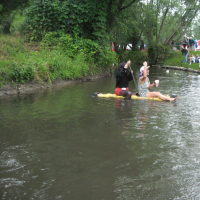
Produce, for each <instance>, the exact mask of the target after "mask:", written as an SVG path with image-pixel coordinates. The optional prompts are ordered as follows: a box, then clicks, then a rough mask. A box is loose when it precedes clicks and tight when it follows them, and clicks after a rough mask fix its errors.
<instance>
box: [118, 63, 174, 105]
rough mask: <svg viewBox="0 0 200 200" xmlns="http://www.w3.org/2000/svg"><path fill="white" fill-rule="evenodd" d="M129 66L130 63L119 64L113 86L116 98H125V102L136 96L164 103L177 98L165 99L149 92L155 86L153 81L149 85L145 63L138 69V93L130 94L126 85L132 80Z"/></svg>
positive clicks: (157, 93)
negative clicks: (155, 98) (151, 98)
mask: <svg viewBox="0 0 200 200" xmlns="http://www.w3.org/2000/svg"><path fill="white" fill-rule="evenodd" d="M130 65H131V61H130V60H129V61H128V62H122V63H119V65H118V68H117V73H116V86H115V94H116V95H118V96H123V97H125V100H127V99H131V96H132V95H137V96H141V97H157V98H160V99H161V100H164V101H170V102H172V101H174V100H176V99H177V97H174V98H171V97H166V96H164V95H163V94H161V93H160V92H150V91H149V90H150V89H152V88H153V87H154V86H155V81H154V82H153V83H150V81H149V78H148V75H149V67H148V66H147V62H146V61H145V62H143V66H142V67H141V68H140V77H139V80H138V92H139V93H132V92H131V91H129V88H128V85H129V82H130V81H131V80H133V71H132V70H131V69H130V70H129V69H128V68H129V66H130Z"/></svg>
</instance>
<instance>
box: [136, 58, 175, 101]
mask: <svg viewBox="0 0 200 200" xmlns="http://www.w3.org/2000/svg"><path fill="white" fill-rule="evenodd" d="M148 75H149V67H147V62H146V61H145V62H143V66H142V67H141V68H140V77H139V81H138V90H139V94H140V96H141V97H158V98H160V99H161V100H163V101H170V102H172V101H175V100H176V99H177V97H175V98H170V97H166V96H164V95H163V94H161V93H160V92H150V91H149V89H152V88H153V87H154V86H155V81H154V82H153V83H152V84H151V83H150V81H149V78H148Z"/></svg>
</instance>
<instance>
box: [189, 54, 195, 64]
mask: <svg viewBox="0 0 200 200" xmlns="http://www.w3.org/2000/svg"><path fill="white" fill-rule="evenodd" d="M189 60H190V64H189V65H191V63H195V56H194V54H192V56H191V57H189Z"/></svg>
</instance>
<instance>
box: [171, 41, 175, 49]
mask: <svg viewBox="0 0 200 200" xmlns="http://www.w3.org/2000/svg"><path fill="white" fill-rule="evenodd" d="M171 46H172V49H174V40H172V41H171Z"/></svg>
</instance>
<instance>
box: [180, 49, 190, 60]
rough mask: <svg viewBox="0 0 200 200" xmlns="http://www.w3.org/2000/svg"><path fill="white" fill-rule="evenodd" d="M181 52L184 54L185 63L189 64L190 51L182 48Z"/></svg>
mask: <svg viewBox="0 0 200 200" xmlns="http://www.w3.org/2000/svg"><path fill="white" fill-rule="evenodd" d="M181 52H182V55H184V56H185V57H184V60H183V63H187V57H188V54H189V51H188V50H187V49H185V48H183V47H182V48H181Z"/></svg>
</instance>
